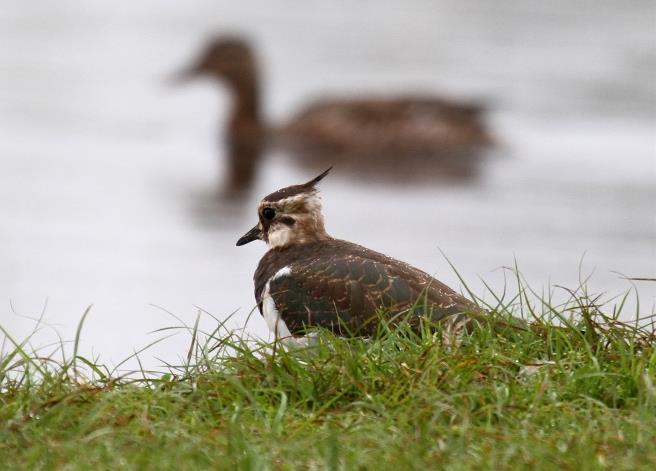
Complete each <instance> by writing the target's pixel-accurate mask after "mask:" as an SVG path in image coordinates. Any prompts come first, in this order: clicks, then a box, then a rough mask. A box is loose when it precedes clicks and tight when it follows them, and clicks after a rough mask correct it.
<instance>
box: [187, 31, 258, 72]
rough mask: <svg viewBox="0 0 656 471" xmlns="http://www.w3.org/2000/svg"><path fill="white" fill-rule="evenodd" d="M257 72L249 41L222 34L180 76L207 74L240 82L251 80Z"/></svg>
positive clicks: (211, 41) (209, 43) (208, 44)
mask: <svg viewBox="0 0 656 471" xmlns="http://www.w3.org/2000/svg"><path fill="white" fill-rule="evenodd" d="M255 72H256V64H255V57H254V54H253V51H252V49H251V46H250V44H249V42H248V41H247V40H246V39H244V38H241V37H238V36H220V37H216V38H214V39H212V40H210V41H209V42H208V43H207V45H206V46H205V48H204V49H203V51H202V52H201V53H200V55H199V56H198V58H197V59H196V61H195V62H194V63H193V64H192V65H191V67H189V68H187V69H186V70H185V71H183V72H182V73H181V74H179V77H178V78H179V79H182V80H185V79H190V78H195V77H201V76H207V77H212V78H217V79H221V80H225V81H226V82H228V83H230V84H239V83H242V82H244V81H245V80H248V81H251V80H252V79H253V78H254V77H255Z"/></svg>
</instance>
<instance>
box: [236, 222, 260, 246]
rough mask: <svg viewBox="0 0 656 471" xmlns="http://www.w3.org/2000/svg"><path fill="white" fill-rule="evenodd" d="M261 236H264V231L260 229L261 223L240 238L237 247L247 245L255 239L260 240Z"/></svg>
mask: <svg viewBox="0 0 656 471" xmlns="http://www.w3.org/2000/svg"><path fill="white" fill-rule="evenodd" d="M261 238H262V231H261V230H260V227H259V225H257V226H255V227H254V228H253V229H251V230H250V231H248V232H247V233H246V234H244V235H243V236H241V237H240V238H239V240H238V241H237V247H239V246H240V245H246V244H248V243H249V242H253V241H254V240H258V239H261Z"/></svg>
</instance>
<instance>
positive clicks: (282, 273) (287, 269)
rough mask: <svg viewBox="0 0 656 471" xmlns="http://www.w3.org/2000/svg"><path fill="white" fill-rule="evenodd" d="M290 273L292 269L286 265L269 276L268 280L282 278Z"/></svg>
mask: <svg viewBox="0 0 656 471" xmlns="http://www.w3.org/2000/svg"><path fill="white" fill-rule="evenodd" d="M291 274H292V269H291V268H290V267H289V265H287V266H286V267H282V268H281V269H280V270H278V271H277V272H276V273H275V275H273V276H272V277H271V279H270V280H269V281H273V280H277V279H278V278H282V277H283V276H289V275H291Z"/></svg>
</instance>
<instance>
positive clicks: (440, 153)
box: [178, 37, 493, 194]
mask: <svg viewBox="0 0 656 471" xmlns="http://www.w3.org/2000/svg"><path fill="white" fill-rule="evenodd" d="M199 76H206V77H210V78H213V79H216V80H219V81H221V82H223V83H224V84H226V85H227V87H228V89H229V90H230V92H231V94H232V97H233V102H232V109H231V112H230V117H229V120H228V129H227V133H226V135H225V139H226V142H227V146H228V157H229V162H228V175H227V179H228V182H227V193H228V194H236V193H239V192H243V191H244V190H247V189H248V188H249V187H250V184H251V183H252V182H253V180H254V178H255V176H256V171H257V166H258V161H259V159H260V156H261V154H262V150H263V149H264V147H265V146H266V147H267V148H278V149H283V150H285V151H286V153H288V154H290V155H292V156H294V157H297V162H298V163H299V164H302V165H304V166H309V167H311V168H319V167H323V168H325V166H326V165H327V164H328V165H336V167H337V170H338V173H341V174H342V175H345V176H347V175H348V176H352V177H355V178H360V177H362V176H363V175H365V174H366V175H367V178H373V179H384V180H389V181H396V182H399V181H410V180H412V181H419V180H422V179H423V180H427V181H432V180H434V179H435V178H438V177H446V178H449V179H456V180H466V179H470V178H472V177H474V176H476V175H477V173H478V169H479V166H480V158H481V156H482V155H483V153H484V151H485V150H486V149H489V148H491V147H492V146H493V139H492V137H491V135H490V133H489V131H488V129H487V126H486V124H485V122H484V119H483V114H484V109H483V108H482V107H481V106H479V105H477V104H474V103H459V102H456V101H452V100H448V99H444V98H440V97H434V96H411V95H403V96H369V97H364V96H359V97H352V98H325V99H321V100H319V101H316V102H314V103H311V104H310V105H309V106H307V107H306V108H304V109H302V110H300V112H298V113H297V114H296V115H295V116H294V117H292V119H290V120H289V121H288V122H286V123H284V124H283V125H281V126H278V127H274V126H267V125H266V124H265V123H264V121H263V118H262V109H261V90H260V74H259V71H258V66H257V63H256V59H255V55H254V53H253V49H252V47H251V46H250V44H249V42H248V41H246V40H245V39H243V38H240V37H218V38H214V39H212V40H211V41H209V42H208V43H207V45H206V46H205V47H204V49H203V51H202V52H201V53H200V55H199V56H198V58H197V59H196V61H195V62H194V63H193V64H192V66H191V67H189V68H188V69H186V70H185V71H183V72H182V73H180V74H179V76H178V79H181V80H187V79H190V78H193V77H199Z"/></svg>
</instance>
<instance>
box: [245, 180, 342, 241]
mask: <svg viewBox="0 0 656 471" xmlns="http://www.w3.org/2000/svg"><path fill="white" fill-rule="evenodd" d="M331 168H332V167H331ZM330 170H331V169H330V168H329V169H328V170H326V171H325V172H323V173H322V174H321V175H319V176H317V177H315V178H313V179H312V180H310V181H309V182H307V183H303V184H302V185H293V186H288V187H286V188H282V189H280V190H278V191H275V192H273V193H271V194H270V195H268V196H265V197H264V198H263V199H262V201H260V204H259V205H258V208H257V214H258V217H259V222H258V223H257V224H256V225H255V227H253V228H252V229H251V230H250V231H248V232H247V233H246V234H244V235H243V236H242V237H241V238H240V239H239V240H238V241H237V245H244V244H248V243H249V242H252V241H254V240H258V239H259V240H263V241H264V242H266V243H267V245H268V246H269V248H271V249H277V250H281V249H284V248H286V247H290V246H292V245H300V244H306V243H309V242H316V241H319V240H325V239H330V236H329V235H328V234H327V233H326V229H325V227H324V222H323V214H322V213H321V198H320V196H319V190H318V188H317V183H319V182H320V181H321V180H322V179H323V178H324V177H325V176H326V175H328V172H330Z"/></svg>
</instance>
